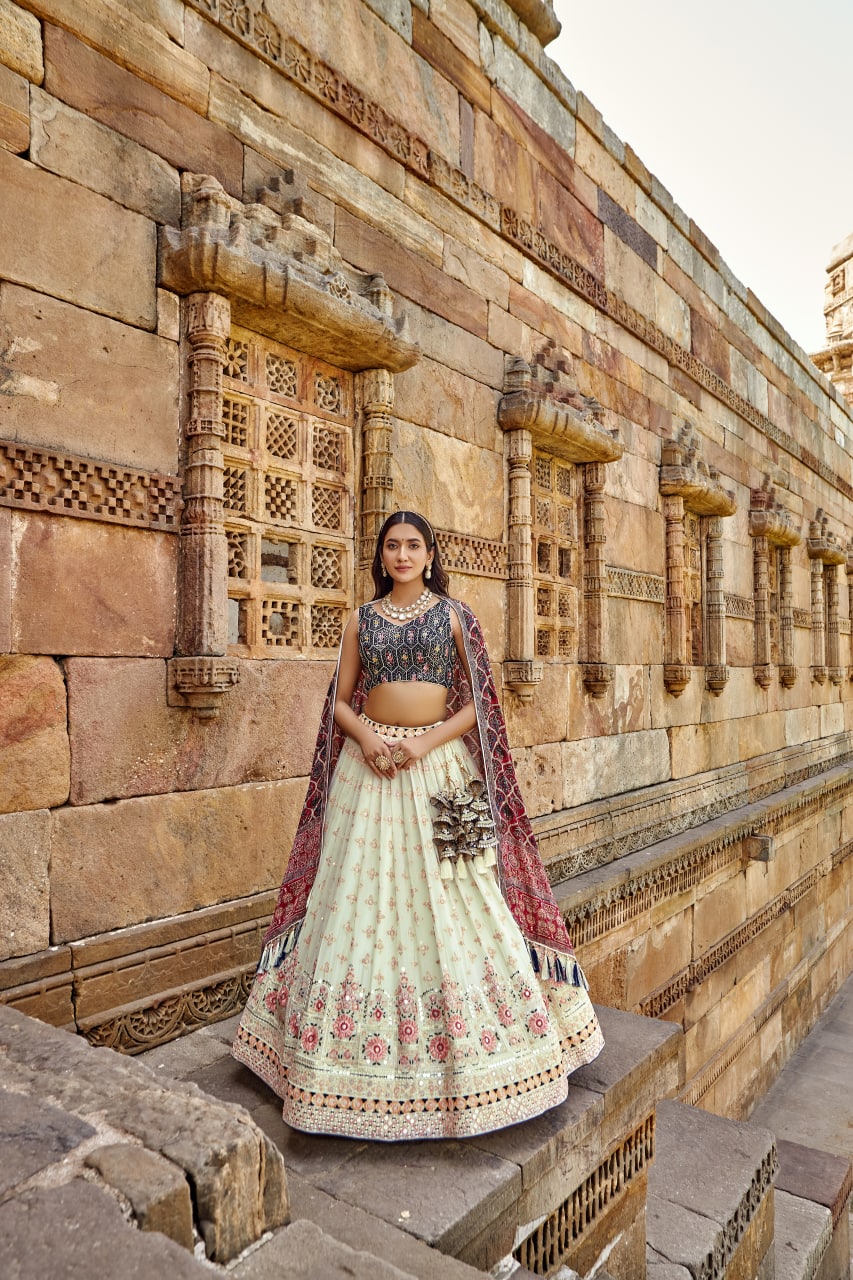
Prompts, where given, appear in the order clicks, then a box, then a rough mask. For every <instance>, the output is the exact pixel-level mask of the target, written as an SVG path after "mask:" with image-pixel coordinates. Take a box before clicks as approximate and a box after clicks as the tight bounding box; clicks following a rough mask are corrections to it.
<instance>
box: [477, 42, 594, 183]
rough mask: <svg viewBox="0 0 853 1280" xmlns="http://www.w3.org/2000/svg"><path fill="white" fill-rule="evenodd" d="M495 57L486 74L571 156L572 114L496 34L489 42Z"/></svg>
mask: <svg viewBox="0 0 853 1280" xmlns="http://www.w3.org/2000/svg"><path fill="white" fill-rule="evenodd" d="M492 48H493V54H494V61H493V63H492V66H491V67H490V68H489V78H490V79H493V80H494V81H495V84H496V85H497V86H498V88H500V89H502V90H504V92H505V93H506V95H507V97H508V98H509V99H510V100H511V101H512V102H514V103H517V105H518V106H519V107H520V108H521V110H522V111H524V112H526V114H527V115H528V116H529V117H530V118H531V120H533V121H534V123H535V124H537V125H538V126H539V127H540V128H541V129H544V131H545V132H546V133H547V134H548V135H549V136H550V137H551V138H554V139H558V140H559V142H560V145H561V147H563V149H564V150H565V151H566V152H567V153H568V155H569V156H570V157H572V158H574V156H575V117H574V115H573V114H572V113H571V112H570V111H569V110H568V109H567V108H566V107H564V106H563V104H562V102H560V100H559V98H558V97H557V95H556V94H555V93H553V92H552V91H551V88H550V86H549V85H548V84H546V83H545V82H544V81H543V80H542V79H540V77H539V76H538V75H536V73H535V72H534V71H533V70H532V69H531V68H530V67H529V66H528V65H527V63H526V62H525V61H524V60H523V59H522V58H521V56H520V55H519V53H518V52H517V51H516V50H515V49H513V48H511V47H510V45H509V44H506V43H505V42H504V41H503V39H502V38H501V37H500V36H499V35H497V34H495V36H494V39H493V42H492Z"/></svg>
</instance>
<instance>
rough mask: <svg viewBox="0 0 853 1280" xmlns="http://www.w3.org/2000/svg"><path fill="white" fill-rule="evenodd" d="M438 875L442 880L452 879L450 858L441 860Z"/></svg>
mask: <svg viewBox="0 0 853 1280" xmlns="http://www.w3.org/2000/svg"><path fill="white" fill-rule="evenodd" d="M438 873H439V875H440V876H441V878H442V880H452V879H453V863H452V861H451V860H450V858H442V859H441V862H440V863H439V866H438Z"/></svg>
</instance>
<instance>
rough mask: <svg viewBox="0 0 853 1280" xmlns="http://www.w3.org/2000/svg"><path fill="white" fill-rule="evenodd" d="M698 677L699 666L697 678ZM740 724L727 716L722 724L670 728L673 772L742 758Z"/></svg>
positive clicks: (677, 775) (703, 768)
mask: <svg viewBox="0 0 853 1280" xmlns="http://www.w3.org/2000/svg"><path fill="white" fill-rule="evenodd" d="M701 677H702V672H701V670H700V671H699V672H698V678H699V679H701ZM682 696H683V695H682ZM740 726H741V721H740V720H727V721H724V722H723V723H722V724H689V725H684V726H674V727H673V728H672V729H670V731H669V735H670V743H671V749H672V776H673V777H674V778H688V777H690V775H691V774H693V773H703V772H705V771H706V770H708V769H721V768H724V767H725V766H726V765H729V764H737V762H738V760H740V759H741V755H740V748H739V742H740Z"/></svg>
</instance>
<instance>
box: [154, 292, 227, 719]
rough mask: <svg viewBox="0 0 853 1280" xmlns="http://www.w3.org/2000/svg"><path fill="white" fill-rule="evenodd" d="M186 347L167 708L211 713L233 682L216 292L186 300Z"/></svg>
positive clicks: (222, 323)
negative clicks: (172, 644) (178, 531)
mask: <svg viewBox="0 0 853 1280" xmlns="http://www.w3.org/2000/svg"><path fill="white" fill-rule="evenodd" d="M184 316H185V328H186V337H187V342H188V344H189V347H190V356H189V361H188V364H189V377H190V392H189V397H190V409H189V418H188V420H187V422H186V424H185V427H184V448H185V451H186V454H185V463H184V508H183V512H182V515H181V538H180V544H179V553H178V554H179V561H178V564H179V569H178V575H179V578H178V580H179V589H178V625H177V640H176V646H175V647H176V651H177V654H178V656H177V657H175V658H173V659H172V660H171V661H170V664H169V677H170V678H169V691H170V701H171V702H172V704H173V705H178V706H186V707H190V708H192V710H194V711H195V712H196V714H197V715H199V716H201V717H203V718H209V717H210V716H213V715H216V713H217V711H218V703H219V699H220V698H221V696H222V694H224V693H225V692H226V691H227V690H228V689H230V688H231V687H232V686H233V685H235V684H236V683H237V681H238V679H239V668H238V665H237V663H236V662H233V661H230V660H228V659H227V658H225V656H224V655H225V646H226V639H227V634H226V628H227V617H228V548H227V543H226V539H225V526H224V524H223V522H222V474H223V463H222V443H221V442H222V434H223V429H222V366H223V363H224V361H225V344H226V341H227V339H228V334H229V332H230V327H231V308H230V306H229V303H228V300H227V299H226V298H222V297H220V296H219V295H218V294H215V293H194V294H191V295H190V296H189V297H188V298H187V299H186V302H185V304H184Z"/></svg>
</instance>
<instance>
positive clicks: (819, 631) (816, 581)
mask: <svg viewBox="0 0 853 1280" xmlns="http://www.w3.org/2000/svg"><path fill="white" fill-rule="evenodd" d="M809 554H811V553H809ZM811 588H812V589H811V597H812V680H815V681H817V683H818V684H823V682H824V680H825V679H826V624H825V617H826V614H825V610H824V601H823V563H822V561H821V560H819V559H818V558H817V557H815V559H813V560H812V562H811Z"/></svg>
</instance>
